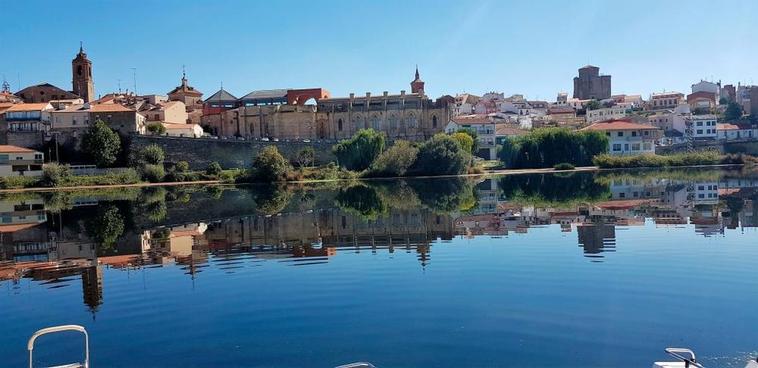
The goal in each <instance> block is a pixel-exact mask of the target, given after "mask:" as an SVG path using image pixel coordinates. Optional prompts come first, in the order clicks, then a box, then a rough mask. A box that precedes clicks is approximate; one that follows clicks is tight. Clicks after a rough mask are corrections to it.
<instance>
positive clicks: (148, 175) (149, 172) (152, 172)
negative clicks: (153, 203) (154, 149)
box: [140, 164, 166, 183]
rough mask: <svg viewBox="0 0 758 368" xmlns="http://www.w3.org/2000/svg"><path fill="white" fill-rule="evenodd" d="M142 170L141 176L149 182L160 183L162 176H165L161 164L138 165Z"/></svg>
mask: <svg viewBox="0 0 758 368" xmlns="http://www.w3.org/2000/svg"><path fill="white" fill-rule="evenodd" d="M140 171H141V172H142V178H144V179H145V180H147V181H149V182H151V183H160V182H161V181H162V180H163V177H164V176H166V171H165V170H164V169H163V165H162V164H161V165H151V164H146V165H142V167H140Z"/></svg>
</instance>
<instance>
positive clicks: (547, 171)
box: [0, 164, 744, 194]
mask: <svg viewBox="0 0 758 368" xmlns="http://www.w3.org/2000/svg"><path fill="white" fill-rule="evenodd" d="M742 166H744V164H719V165H689V166H676V167H670V169H685V168H691V169H698V168H700V169H702V168H715V169H719V168H737V167H742ZM650 169H661V167H635V168H601V167H598V166H581V167H577V168H574V169H573V170H558V169H554V168H542V169H495V170H488V171H485V172H482V173H474V174H461V175H436V176H399V177H377V178H365V177H363V178H359V177H356V178H333V179H307V180H291V181H283V182H281V183H283V184H318V183H332V182H347V181H389V180H401V179H406V180H407V179H445V178H476V177H483V176H506V175H529V174H559V173H560V174H570V173H574V172H600V171H619V172H624V171H631V170H650ZM235 184H241V185H244V184H256V183H232V182H229V181H225V180H196V181H173V182H160V183H150V182H140V183H130V184H110V185H82V186H62V187H32V188H13V189H0V194H3V193H24V192H55V191H76V190H91V189H113V188H144V187H167V186H188V185H235Z"/></svg>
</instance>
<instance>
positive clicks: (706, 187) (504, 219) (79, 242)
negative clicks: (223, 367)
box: [0, 171, 758, 312]
mask: <svg viewBox="0 0 758 368" xmlns="http://www.w3.org/2000/svg"><path fill="white" fill-rule="evenodd" d="M756 188H758V175H753V174H752V173H750V172H738V171H666V172H621V173H613V172H604V173H581V174H579V173H575V174H568V175H566V174H563V175H548V174H544V175H522V176H505V177H493V178H487V179H477V180H468V179H446V180H407V181H379V182H364V183H352V184H344V183H340V184H339V186H337V187H335V188H319V189H312V188H303V187H284V186H249V187H218V186H214V187H208V188H200V187H173V188H162V187H159V188H148V189H144V190H138V189H129V190H116V191H91V192H59V193H47V194H14V195H7V196H5V197H3V198H2V200H0V211H1V212H2V214H1V215H0V216H1V221H2V223H1V224H0V244H1V245H2V248H1V249H0V280H8V281H9V282H11V283H13V282H18V281H19V280H20V279H21V278H30V279H33V280H38V281H44V282H45V285H46V286H47V287H50V288H59V287H66V286H67V285H70V284H71V283H73V282H76V281H77V279H80V280H81V284H82V290H83V302H84V304H85V305H87V306H88V307H89V308H90V310H92V311H93V312H94V311H97V309H98V308H99V306H100V305H101V304H102V303H103V268H104V267H107V268H112V269H117V270H132V269H138V268H142V267H148V266H150V267H154V266H161V265H165V264H176V265H179V266H180V267H181V268H182V270H184V272H185V273H186V274H187V275H188V276H189V277H191V278H196V277H201V275H202V272H203V269H204V268H207V267H208V266H209V265H210V264H213V265H214V266H216V267H219V268H220V269H222V270H224V271H225V272H227V273H234V272H236V271H237V270H238V269H239V268H241V267H242V266H243V265H244V264H249V263H250V262H270V261H275V262H286V263H287V265H291V266H308V265H317V264H322V263H327V262H329V260H330V259H331V258H332V257H335V256H338V255H339V254H340V253H341V252H372V253H377V252H388V253H393V252H407V253H415V254H416V258H417V259H418V264H419V266H420V267H427V266H429V265H430V264H431V262H432V257H431V250H432V247H433V244H434V243H435V242H436V241H438V240H450V239H453V237H455V236H463V237H477V236H491V237H511V236H527V235H525V234H528V233H529V232H530V229H533V228H552V227H554V228H555V230H554V231H560V232H564V233H566V234H570V233H572V232H574V231H576V244H577V245H578V246H579V247H581V249H582V250H583V252H582V253H583V255H584V256H585V257H587V258H588V260H590V261H591V262H601V261H603V260H604V257H606V255H607V253H609V252H614V251H615V250H616V234H617V231H618V230H619V228H627V227H634V226H642V225H644V224H646V223H652V224H654V225H655V226H658V227H662V226H673V227H681V226H684V225H692V226H693V228H694V231H695V232H696V233H697V234H699V235H702V236H723V235H724V234H725V229H744V228H749V227H756V226H758V220H757V219H756V216H755V215H754V211H753V206H754V202H755V200H756V199H758V190H757V189H756ZM501 242H502V244H503V245H507V244H508V240H502V241H501Z"/></svg>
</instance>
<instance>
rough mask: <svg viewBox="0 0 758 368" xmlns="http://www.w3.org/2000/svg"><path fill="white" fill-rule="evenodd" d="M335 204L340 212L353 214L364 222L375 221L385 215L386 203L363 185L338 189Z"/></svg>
mask: <svg viewBox="0 0 758 368" xmlns="http://www.w3.org/2000/svg"><path fill="white" fill-rule="evenodd" d="M335 202H336V203H337V206H339V207H340V208H341V209H342V210H344V211H346V212H350V213H353V214H355V215H357V216H359V217H361V218H363V219H365V220H376V219H377V218H379V216H384V215H385V214H386V213H387V203H386V202H385V201H384V200H382V198H381V197H380V196H379V193H378V192H377V191H376V189H374V188H372V187H370V186H368V185H363V184H358V185H354V186H351V187H349V188H346V189H340V191H339V192H338V193H337V196H336V197H335Z"/></svg>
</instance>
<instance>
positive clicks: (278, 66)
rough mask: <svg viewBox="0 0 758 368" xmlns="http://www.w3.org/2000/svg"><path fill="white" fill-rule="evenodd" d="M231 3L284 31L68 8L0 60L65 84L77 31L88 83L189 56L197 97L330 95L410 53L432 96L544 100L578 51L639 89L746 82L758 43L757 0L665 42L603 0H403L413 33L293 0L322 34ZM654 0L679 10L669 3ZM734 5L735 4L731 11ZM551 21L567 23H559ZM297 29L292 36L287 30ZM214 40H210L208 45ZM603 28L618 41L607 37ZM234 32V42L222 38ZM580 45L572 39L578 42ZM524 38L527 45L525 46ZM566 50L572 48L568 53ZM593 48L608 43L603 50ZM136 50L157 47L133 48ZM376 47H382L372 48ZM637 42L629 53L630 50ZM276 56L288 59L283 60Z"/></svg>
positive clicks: (566, 78)
mask: <svg viewBox="0 0 758 368" xmlns="http://www.w3.org/2000/svg"><path fill="white" fill-rule="evenodd" d="M40 4H41V3H34V2H31V3H26V4H4V7H5V8H7V9H9V10H10V11H11V12H12V13H17V14H20V15H24V14H31V13H32V12H35V16H37V17H40V18H42V19H48V20H49V21H50V22H51V23H52V25H55V24H56V23H57V22H64V21H66V19H71V18H67V15H71V16H72V17H73V19H75V20H79V19H82V20H83V19H84V18H85V17H86V16H97V15H100V14H103V13H107V12H110V11H113V9H114V7H115V5H114V3H90V4H89V5H90V6H87V7H86V9H85V10H83V11H82V10H81V9H74V10H76V11H77V12H78V13H75V14H74V13H73V12H74V10H72V9H60V10H59V9H41V5H40ZM227 4H229V7H231V6H235V7H240V9H241V11H240V13H246V11H260V10H266V11H267V14H271V15H272V16H271V19H268V18H265V19H260V20H257V21H258V22H259V23H258V24H260V25H261V28H266V27H265V24H267V23H270V22H279V23H282V25H281V32H273V31H271V30H260V29H257V28H256V29H250V28H249V27H247V26H248V25H249V24H250V23H249V19H247V18H245V17H244V14H242V15H236V14H227V12H224V10H223V9H205V8H203V7H202V6H200V4H184V5H182V6H181V7H180V8H177V7H179V5H180V4H179V3H172V2H166V3H159V4H153V5H152V6H151V8H152V9H154V11H155V12H160V11H161V10H164V9H165V10H168V9H172V8H173V9H174V10H173V11H172V12H170V13H168V14H169V15H167V16H166V18H165V19H163V18H161V19H156V17H154V16H153V17H146V18H145V19H144V20H140V22H141V23H140V24H141V25H142V27H140V28H139V29H137V30H134V31H129V32H121V33H118V37H119V39H118V40H114V39H113V36H112V35H108V34H109V32H100V33H101V34H98V32H93V31H92V30H91V28H88V27H87V26H86V22H85V24H78V23H77V22H76V21H75V22H74V23H76V24H73V25H72V27H71V28H73V29H72V30H71V31H70V32H66V33H64V34H61V35H56V39H55V41H53V40H52V39H50V38H49V35H46V34H44V33H39V34H33V35H30V37H31V38H32V40H30V41H32V42H24V43H20V42H13V43H10V42H9V44H8V46H9V47H10V49H9V51H10V52H9V53H8V56H7V57H6V58H3V59H2V60H0V74H2V76H4V77H5V79H6V80H7V81H8V82H9V83H10V85H11V89H12V90H14V91H17V90H19V89H21V88H24V87H25V86H28V85H34V84H38V83H43V82H47V83H51V84H54V85H57V86H61V87H64V88H65V86H68V85H70V83H71V81H70V80H69V74H70V73H69V67H70V66H69V63H68V62H69V61H70V59H71V55H73V53H74V51H75V50H76V49H77V48H78V47H79V42H80V41H83V42H84V48H85V50H86V51H87V53H88V54H89V56H90V59H92V60H93V61H94V62H95V67H94V68H93V75H94V80H95V90H96V92H95V93H96V95H103V94H105V93H109V92H116V91H117V90H118V86H119V84H120V86H121V89H122V90H126V89H129V90H133V86H134V81H133V72H134V71H133V69H132V68H136V77H137V92H138V93H140V94H143V93H145V94H148V93H159V94H163V93H165V92H167V91H169V90H170V89H171V88H173V87H175V86H176V85H177V82H178V80H179V79H180V78H181V75H182V69H183V66H186V71H187V76H188V78H189V79H190V81H191V83H192V84H193V85H194V86H196V87H197V88H198V89H199V90H200V91H202V92H203V93H204V94H205V95H206V96H208V95H210V94H211V93H213V92H214V91H216V90H218V88H219V87H220V85H221V83H222V82H223V85H224V89H225V90H228V91H231V92H232V93H234V94H244V93H247V92H249V91H251V90H264V89H276V88H311V87H321V88H325V89H327V90H329V91H330V92H331V93H332V95H334V96H347V95H348V94H349V93H356V94H362V93H364V92H372V93H380V92H382V91H389V92H391V93H397V92H399V91H400V90H402V89H407V86H406V83H407V81H408V80H410V78H411V77H412V73H413V68H414V66H415V65H416V64H418V65H419V69H420V72H421V75H422V78H423V79H424V80H425V81H427V83H428V84H427V88H426V91H427V94H428V95H429V96H431V97H438V96H441V95H445V94H449V95H455V94H457V93H464V92H468V93H474V94H481V93H485V92H488V91H498V92H501V91H502V92H505V93H506V94H512V93H520V94H524V95H526V96H528V97H529V98H530V99H540V100H547V101H552V100H554V98H555V96H556V95H557V94H558V92H569V93H570V92H571V89H572V88H571V87H572V86H571V80H572V78H573V77H574V76H575V73H576V70H577V69H578V68H579V67H581V66H583V65H586V64H591V65H596V66H599V67H600V68H601V71H602V72H603V73H606V74H610V75H612V76H613V77H614V78H613V79H614V83H613V93H614V94H616V93H627V94H641V95H642V96H647V95H649V94H650V93H653V92H660V91H663V90H666V91H685V92H686V90H687V89H688V87H689V86H690V85H691V84H693V83H696V82H697V81H699V80H702V79H704V80H712V81H714V82H715V81H718V80H721V81H722V82H723V83H725V84H726V83H731V84H735V85H736V84H737V83H739V82H741V83H743V84H751V81H752V79H753V78H755V77H756V75H755V71H754V68H752V67H751V65H750V64H751V63H750V60H752V59H753V58H754V56H755V55H756V54H757V53H758V52H757V51H756V48H755V47H753V46H751V45H750V44H748V43H745V42H742V41H740V39H741V38H740V37H739V34H743V33H744V34H745V35H746V36H747V35H748V34H749V33H750V32H752V31H753V28H755V26H754V25H752V24H750V22H749V21H748V19H749V18H750V17H752V16H755V15H756V13H757V12H756V10H758V8H757V7H756V5H755V4H752V3H749V2H741V3H737V2H734V3H732V4H733V5H735V6H734V7H731V8H729V10H730V12H731V13H734V14H733V17H732V18H731V19H730V23H729V27H726V26H725V25H724V24H716V25H714V26H713V28H708V29H707V30H702V29H692V30H691V32H694V33H696V35H695V36H697V37H690V36H693V35H692V33H689V34H688V37H687V40H686V42H682V43H676V42H673V44H675V45H677V47H671V43H672V42H671V41H676V40H677V39H678V37H680V36H676V35H672V37H670V40H669V42H663V41H661V40H657V39H654V38H652V39H651V38H650V36H651V35H653V34H651V33H650V30H649V29H646V27H647V25H649V24H651V23H654V22H655V21H656V20H660V18H659V17H658V16H652V15H639V16H636V17H635V18H634V19H631V20H634V24H632V25H630V26H628V27H624V29H623V30H620V29H618V28H610V29H609V28H607V27H608V26H610V25H611V23H612V19H610V20H609V19H606V18H607V16H608V15H609V13H612V10H614V9H615V10H618V8H615V7H610V9H605V10H603V9H597V7H591V6H589V5H588V3H581V4H579V5H578V6H577V7H576V9H570V10H563V9H560V11H559V9H545V8H550V7H549V6H546V5H529V6H526V5H514V4H499V3H493V2H480V3H476V4H466V11H464V12H463V14H466V15H465V16H464V17H458V18H457V19H454V20H451V19H449V17H448V15H449V13H450V12H452V11H453V10H455V6H453V5H452V4H445V5H446V6H439V7H432V8H430V7H429V6H423V5H420V4H412V5H410V7H411V8H412V9H411V10H420V9H426V10H428V11H426V12H424V11H417V12H415V13H414V14H416V16H417V17H418V20H419V21H421V22H422V23H423V24H425V27H421V28H418V27H410V28H409V29H412V32H410V33H407V32H408V30H403V29H400V30H398V29H394V28H393V27H391V25H393V24H395V23H396V22H398V21H397V20H391V19H389V18H391V17H384V16H376V17H371V19H364V20H362V21H361V22H358V21H357V20H345V19H342V18H344V17H339V16H338V14H337V13H339V12H337V13H334V10H335V9H339V8H340V7H339V6H335V5H333V4H328V5H323V8H322V7H321V6H315V5H313V4H307V3H303V4H300V7H301V8H302V9H303V11H305V12H315V13H314V14H320V13H321V14H322V15H323V16H324V17H323V18H322V21H323V23H324V24H322V25H321V26H322V29H320V30H322V31H323V32H321V35H319V33H316V34H315V35H314V34H309V30H312V29H313V26H314V25H315V23H314V22H317V21H316V20H312V19H310V20H309V18H308V17H303V16H302V15H293V16H292V17H284V14H286V12H287V7H286V6H282V5H278V4H274V5H272V6H268V7H266V8H265V9H262V8H261V6H259V5H257V4H245V3H227ZM383 5H384V6H381V5H371V6H370V9H368V10H367V12H373V13H376V14H382V13H385V12H388V11H389V10H387V8H392V6H393V4H391V3H390V4H387V3H384V4H383ZM395 5H397V4H395ZM424 5H428V4H426V3H425V4H424ZM458 6H459V7H460V6H461V5H458ZM661 6H662V7H665V8H672V10H675V9H676V7H672V6H670V5H665V4H664V5H661ZM222 8H228V7H222ZM697 8H698V9H700V10H702V11H703V14H704V13H706V11H707V12H708V13H709V14H712V15H713V17H714V19H720V18H719V16H720V15H721V14H723V13H724V9H723V8H728V7H723V6H715V5H708V4H705V3H702V4H701V6H698V7H697ZM451 9H452V10H451ZM588 9H589V10H592V11H589V10H588ZM736 9H739V11H735V10H736ZM458 10H461V9H458ZM502 10H512V12H513V13H515V10H519V11H531V12H535V11H539V12H541V14H544V17H545V19H552V18H555V17H557V16H558V15H559V14H557V13H560V12H561V11H563V12H565V14H564V15H565V16H566V17H567V18H566V19H567V20H571V22H573V23H571V22H570V24H573V27H568V29H566V30H565V32H561V33H560V34H561V36H562V38H563V39H570V40H574V41H572V42H568V43H569V44H570V45H572V46H570V47H569V46H567V45H565V44H564V43H561V42H558V40H555V39H553V38H550V37H544V36H546V35H547V34H548V33H550V30H552V31H555V32H558V31H560V30H561V29H562V28H563V26H557V25H553V24H551V25H548V26H546V27H548V28H547V29H545V30H542V31H541V32H537V35H542V36H543V37H538V38H531V37H527V38H524V36H525V33H524V31H526V32H528V31H529V27H530V26H534V25H536V22H537V21H535V20H534V19H532V20H530V21H529V22H531V23H529V22H527V23H524V22H525V21H521V24H519V25H520V26H521V28H520V30H517V31H515V32H513V33H514V34H517V35H514V34H511V33H510V32H500V31H499V30H498V29H499V28H497V27H494V26H493V25H492V24H490V23H492V22H493V21H494V19H496V18H493V17H494V16H495V15H497V14H498V13H499V12H500V11H502ZM700 10H699V11H700ZM200 11H208V12H211V13H214V15H215V13H216V12H218V13H219V14H221V13H224V14H227V15H228V16H229V17H230V19H229V21H228V22H226V23H225V24H216V26H218V27H216V29H217V30H218V32H219V34H225V35H227V34H228V35H234V37H232V38H234V39H235V40H239V39H248V40H255V41H249V42H248V43H243V44H239V41H234V42H230V41H223V42H222V41H214V40H216V39H217V38H218V37H216V36H213V35H210V33H209V32H207V31H204V29H205V27H198V25H197V24H195V23H193V22H191V19H193V18H192V16H193V15H197V14H198V12H200ZM69 12H71V14H69ZM326 13H328V14H326ZM661 13H665V12H661ZM731 13H730V14H731ZM345 14H347V13H345ZM493 14H494V15H493ZM573 14H580V15H581V16H580V17H579V18H582V19H584V18H586V19H592V20H594V21H595V22H596V23H597V26H596V27H594V28H595V29H590V28H592V27H584V28H582V27H578V26H577V24H578V23H577V21H576V19H577V17H575V16H572V15H573ZM279 15H281V16H283V19H275V18H278V17H277V16H279ZM343 15H344V14H343ZM667 15H668V16H669V17H670V18H671V19H669V20H668V23H667V24H666V28H669V27H672V28H673V27H675V26H676V28H682V27H684V28H685V29H689V28H688V27H689V26H691V25H692V23H691V22H692V20H691V19H690V18H693V17H691V15H690V16H687V15H681V14H678V13H669V14H667ZM614 17H615V16H614ZM19 18H24V17H19ZM124 18H125V19H114V20H113V23H112V24H111V25H109V26H108V27H111V26H112V27H117V28H121V27H122V26H124V27H125V26H126V25H127V24H125V23H128V22H129V21H136V20H135V19H132V18H133V17H132V16H129V15H124ZM246 19H247V20H246ZM435 19H436V20H437V21H436V22H435V21H434V20H435ZM740 19H744V21H740ZM9 21H10V22H11V24H10V27H4V28H3V29H2V30H0V39H6V40H7V39H14V38H17V37H18V35H17V34H14V33H13V32H12V31H11V30H12V29H16V28H17V27H14V25H15V22H18V20H16V19H10V20H9ZM213 23H214V22H213V21H209V22H207V24H208V25H212V24H213ZM216 23H218V22H216ZM363 23H365V24H363ZM515 23H518V22H515ZM590 23H592V22H590ZM721 23H723V22H721ZM560 24H561V25H565V23H560ZM188 25H189V26H188ZM361 25H362V26H361ZM426 25H428V26H426ZM342 26H346V27H347V29H350V30H351V32H349V33H350V34H349V35H347V34H344V33H340V31H339V28H340V27H342ZM176 27H185V28H186V30H185V31H183V32H179V34H169V33H171V32H169V31H170V30H172V29H175V28H176ZM373 27H379V28H381V29H386V30H387V32H388V34H387V36H388V37H387V38H388V39H390V40H391V39H397V36H403V37H402V38H401V39H403V41H402V42H394V43H393V42H392V41H388V40H387V39H377V38H370V39H368V40H363V41H359V40H358V39H360V38H361V35H362V34H364V33H368V34H370V33H371V29H373ZM493 27H494V28H493ZM514 27H515V28H518V27H517V26H514ZM599 30H605V33H606V34H604V35H602V37H600V36H598V40H597V42H596V44H595V46H594V47H593V46H591V45H590V46H581V45H585V43H584V42H585V41H586V37H588V36H589V35H591V34H597V32H598V31H599ZM146 32H149V33H150V35H152V37H146V36H145V35H146ZM272 32H273V34H272ZM493 32H494V33H493ZM535 32H536V31H535ZM310 33H313V32H310ZM296 34H299V36H300V37H290V36H295V35H296ZM409 34H410V35H413V36H412V37H409V38H410V39H416V40H417V41H408V40H406V38H407V36H408V35H409ZM483 34H488V35H490V36H488V37H494V39H495V41H497V42H490V44H493V43H494V45H490V46H488V47H484V46H483V45H482V43H481V41H480V40H479V38H481V35H483ZM556 34H558V33H556ZM728 34H734V35H735V37H727V36H724V35H728ZM266 36H268V37H266ZM667 37H668V36H667ZM179 38H182V39H184V42H179V41H181V40H180V39H179ZM514 38H515V39H514ZM633 39H634V40H636V43H631V46H630V44H629V41H631V40H633ZM709 39H712V40H714V41H716V40H718V45H719V52H717V53H715V54H714V55H712V57H711V58H702V57H697V58H693V57H692V56H693V55H682V54H688V53H686V52H684V53H683V52H681V51H682V50H685V49H690V50H694V49H693V47H694V46H697V45H698V44H702V43H704V42H706V41H708V40H709ZM195 40H196V41H195ZM209 40H210V41H212V42H210V44H209V43H208V42H209ZM339 40H341V41H339ZM499 40H502V43H503V44H505V45H508V44H509V42H514V41H517V40H521V41H519V43H512V45H513V47H505V48H503V49H506V50H505V51H503V50H501V47H499V46H497V45H498V44H499V43H500V41H499ZM306 41H307V42H306ZM337 41H339V42H337ZM527 41H528V42H527ZM610 41H613V43H611V44H608V43H603V42H610ZM641 41H644V42H641ZM113 42H123V43H124V44H132V43H134V44H136V45H137V46H136V47H132V46H129V47H124V48H119V47H114V45H113ZM187 42H189V43H190V44H191V43H193V42H197V43H200V44H202V46H203V48H204V50H205V52H198V51H199V49H198V48H196V47H189V48H188V47H186V46H187ZM340 42H341V43H340ZM524 42H526V43H527V44H526V46H524V45H523V43H524ZM235 43H236V44H237V46H235V47H231V48H230V47H229V46H232V45H233V44H235ZM388 43H390V44H393V45H394V47H395V49H396V50H395V51H396V53H393V54H392V55H386V50H388V49H387V47H388ZM617 43H619V44H617ZM464 44H465V47H464V46H463V45H464ZM161 45H162V46H161ZM241 45H245V47H241ZM469 45H470V46H469ZM519 45H521V46H519ZM577 45H580V46H579V47H578V48H577ZM643 45H644V46H643ZM667 45H668V46H667ZM485 46H486V43H485ZM601 46H602V47H601ZM566 47H568V49H567V48H566ZM678 48H681V49H678ZM469 49H470V50H472V51H471V52H470V56H469V57H465V54H467V53H469V51H468V50H469ZM524 49H526V51H528V52H527V53H526V54H525V53H524ZM572 49H573V52H570V51H571V50H572ZM643 49H644V50H650V52H653V53H655V55H658V56H656V57H650V54H649V53H647V52H645V53H643V54H644V55H643V54H640V50H643ZM519 50H521V51H519ZM600 50H603V51H604V52H599V51H600ZM135 51H136V53H144V54H145V55H155V56H157V57H156V58H150V57H140V56H135ZM480 51H486V53H485V55H486V56H485V57H481V53H480ZM512 51H516V53H517V54H518V57H516V58H513V57H508V55H503V53H505V54H508V53H511V52H512ZM221 52H223V53H224V57H222V58H219V57H217V55H220V53H221ZM547 52H549V53H554V54H553V56H558V58H557V59H556V58H550V60H546V59H544V57H545V55H546V53H547ZM699 53H700V51H698V54H699ZM382 54H384V55H385V56H384V57H383V56H381V55H382ZM529 54H531V55H532V56H530V55H529ZM635 54H638V55H637V56H636V57H633V56H634V55H635ZM358 55H360V57H358ZM476 55H480V56H476ZM510 56H512V53H511V54H510ZM643 56H644V57H643ZM493 60H494V61H495V62H493ZM497 60H507V62H505V63H500V62H497ZM683 60H686V61H687V64H682V61H683ZM677 65H679V67H678V68H677V67H675V66H677ZM282 66H284V67H282ZM682 66H686V67H682ZM282 69H286V71H285V72H281V71H280V70H282ZM19 77H20V78H19ZM19 79H20V81H19ZM119 80H120V83H119ZM19 82H20V83H19Z"/></svg>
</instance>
